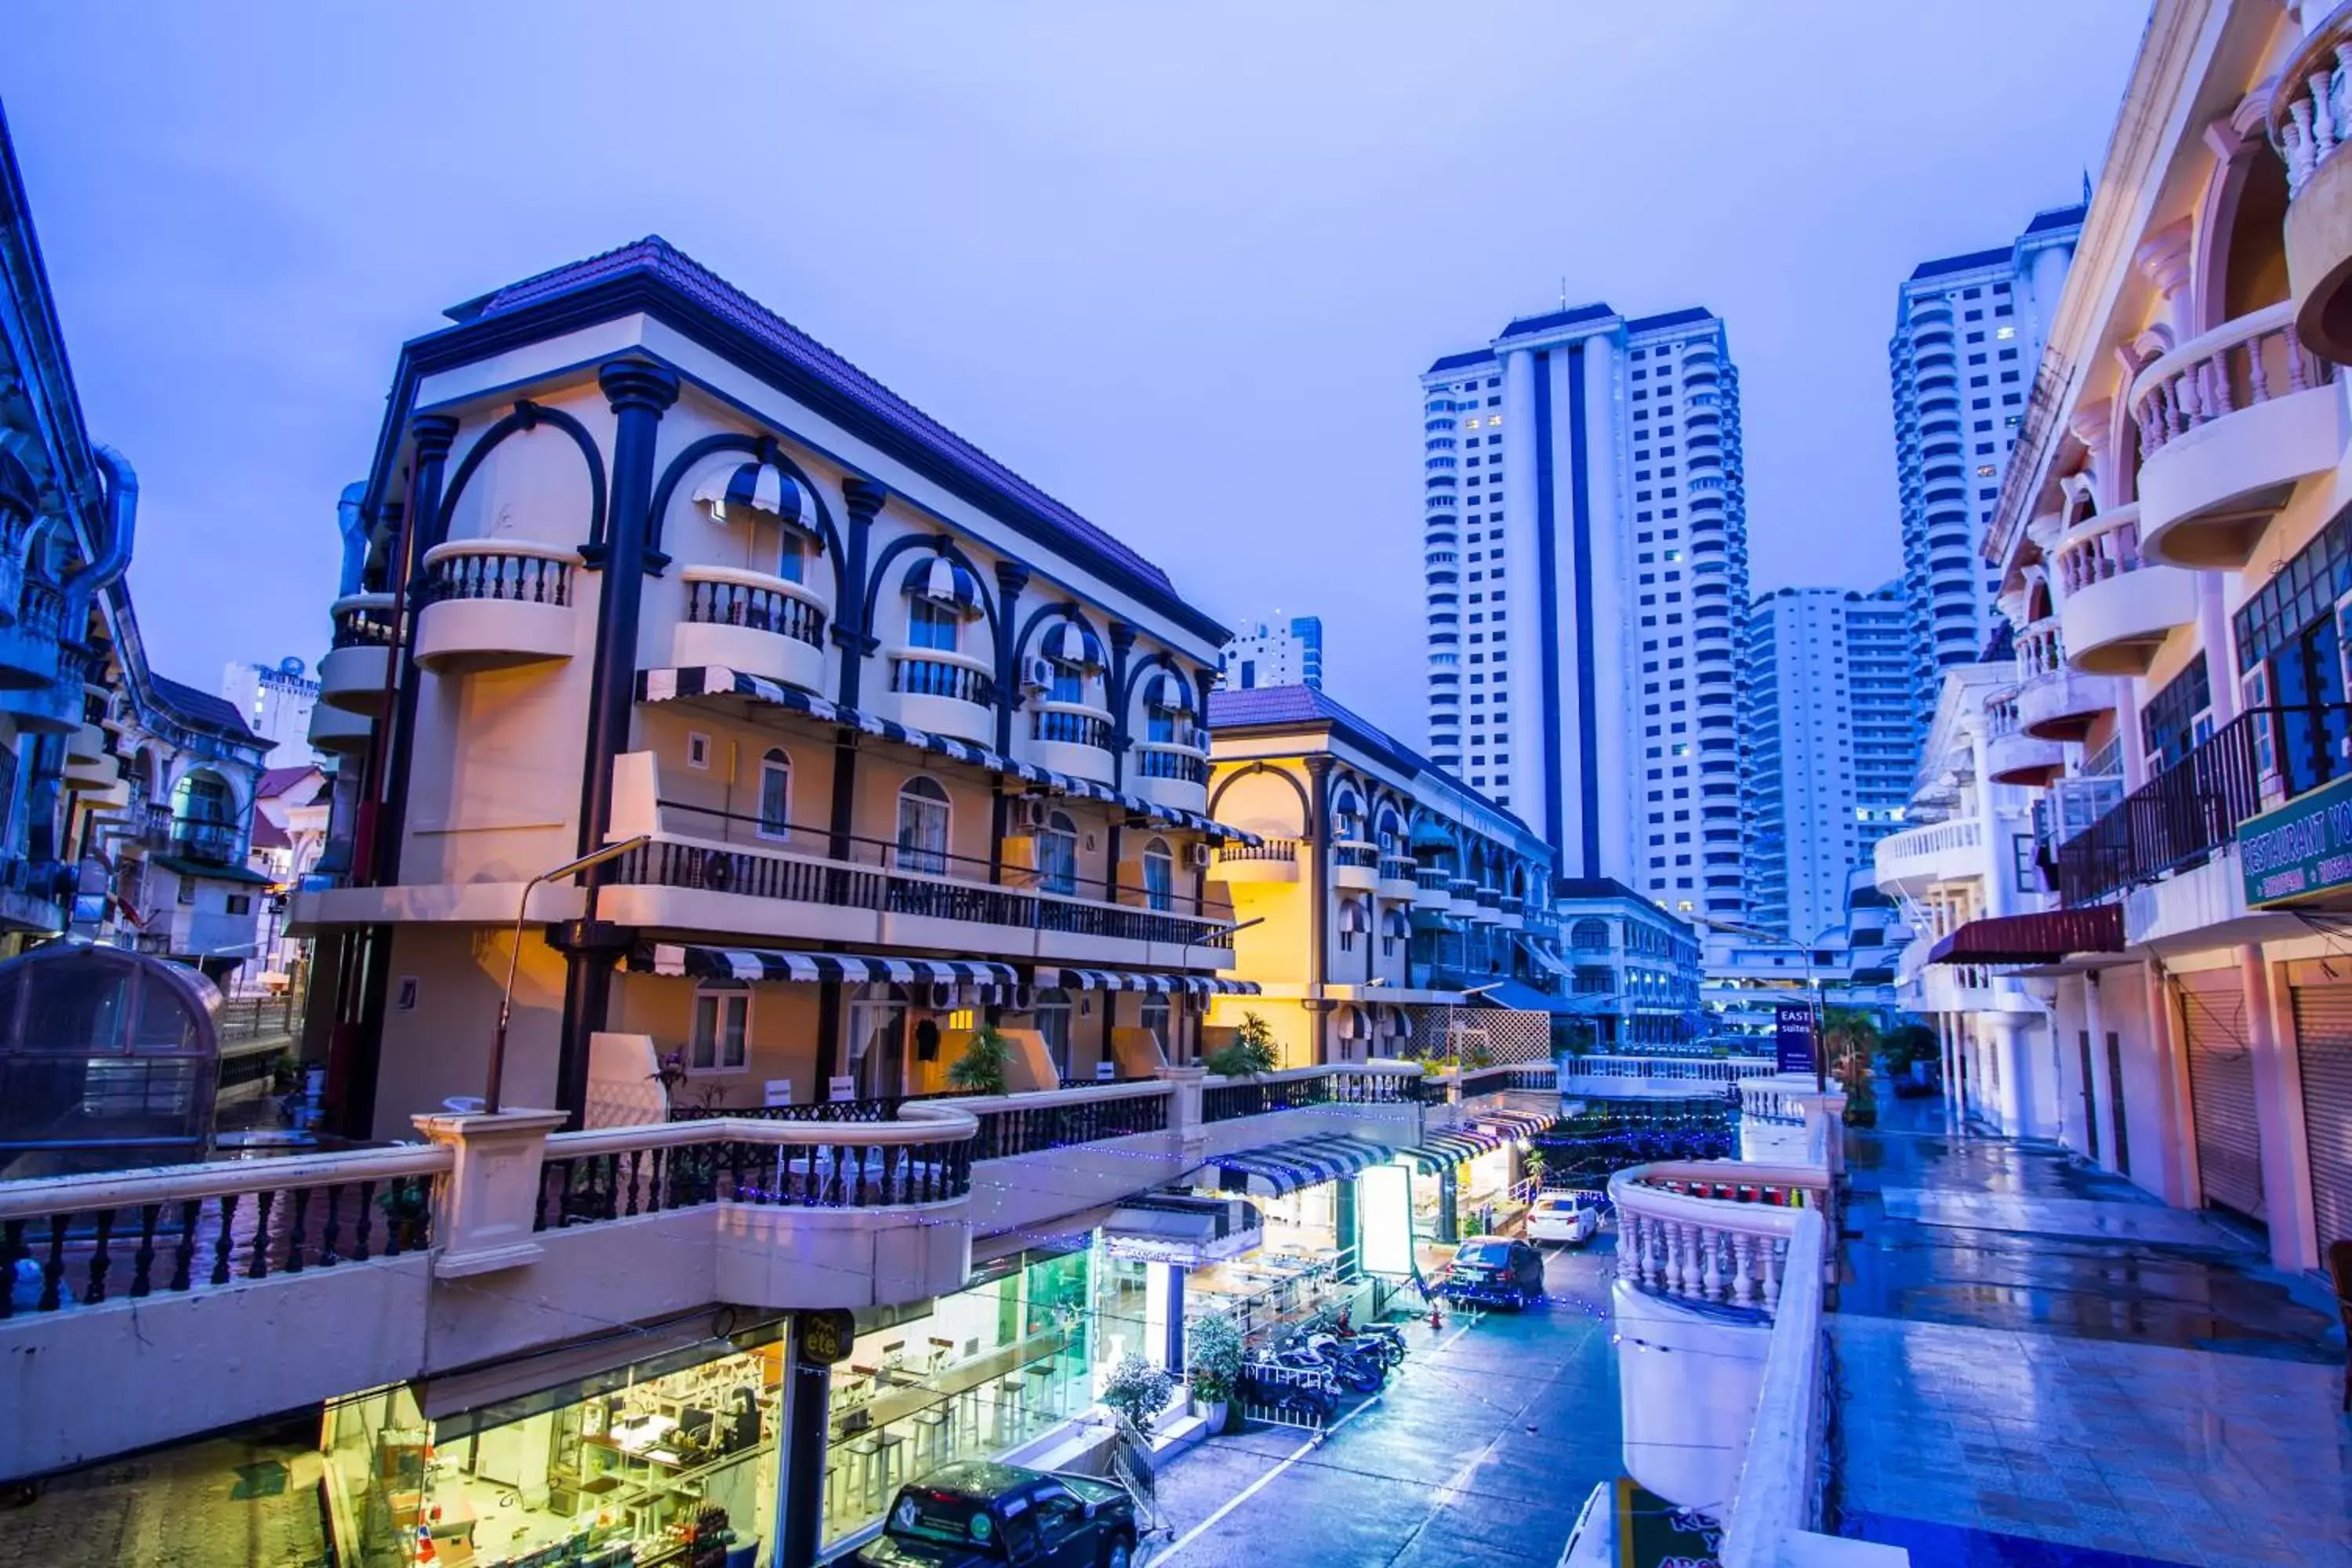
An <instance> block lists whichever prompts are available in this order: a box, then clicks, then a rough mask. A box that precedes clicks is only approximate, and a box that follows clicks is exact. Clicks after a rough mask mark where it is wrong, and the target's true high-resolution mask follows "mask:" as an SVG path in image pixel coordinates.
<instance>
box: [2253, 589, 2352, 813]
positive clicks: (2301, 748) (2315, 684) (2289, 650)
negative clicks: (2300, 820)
mask: <svg viewBox="0 0 2352 1568" xmlns="http://www.w3.org/2000/svg"><path fill="white" fill-rule="evenodd" d="M2270 686H2271V700H2272V701H2273V702H2275V703H2276V704H2277V705H2278V707H2279V709H2280V710H2281V711H2280V713H2279V716H2278V736H2279V746H2278V755H2277V757H2276V759H2275V760H2274V763H2273V766H2275V767H2276V768H2277V770H2278V773H2279V777H2280V780H2281V781H2282V782H2283V783H2284V785H2285V787H2286V794H2287V796H2288V798H2290V799H2292V798H2293V797H2294V796H2295V795H2302V794H2303V793H2304V792H2305V791H2306V790H2310V789H2314V788H2316V787H2317V786H2318V785H2320V784H2326V782H2327V781H2328V780H2330V779H2333V778H2336V777H2338V776H2340V775H2341V774H2342V773H2344V772H2345V771H2346V761H2345V745H2346V742H2347V740H2352V724H2347V713H2346V711H2345V705H2344V700H2345V688H2344V660H2343V656H2342V651H2341V648H2340V647H2339V645H2338V641H2337V637H2336V617H2335V616H2321V617H2320V618H2319V619H2318V620H2316V621H2314V622H2313V623H2312V624H2311V625H2310V626H2305V628H2304V629H2303V631H2302V632H2301V634H2299V635H2298V636H2297V637H2295V638H2294V641H2292V642H2290V643H2288V644H2286V645H2285V646H2284V647H2282V648H2280V649H2279V651H2278V652H2277V653H2276V654H2275V655H2273V657H2272V658H2271V661H2270Z"/></svg>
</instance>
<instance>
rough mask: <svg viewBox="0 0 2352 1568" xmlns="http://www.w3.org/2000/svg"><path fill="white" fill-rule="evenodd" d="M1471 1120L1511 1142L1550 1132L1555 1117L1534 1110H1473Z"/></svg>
mask: <svg viewBox="0 0 2352 1568" xmlns="http://www.w3.org/2000/svg"><path fill="white" fill-rule="evenodd" d="M1470 1117H1471V1120H1472V1121H1475V1122H1477V1123H1478V1124H1479V1125H1480V1126H1482V1127H1491V1128H1493V1129H1494V1130H1495V1131H1497V1132H1500V1133H1501V1134H1502V1135H1503V1136H1504V1138H1505V1139H1507V1140H1508V1141H1509V1142H1514V1143H1516V1142H1521V1141H1522V1140H1525V1139H1528V1138H1533V1137H1537V1136H1538V1135H1539V1134H1541V1133H1545V1132H1549V1131H1551V1127H1552V1123H1553V1122H1555V1121H1559V1117H1557V1116H1546V1115H1544V1114H1543V1113H1542V1112H1540V1111H1535V1110H1473V1111H1471V1112H1470Z"/></svg>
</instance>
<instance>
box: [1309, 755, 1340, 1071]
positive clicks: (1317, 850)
mask: <svg viewBox="0 0 2352 1568" xmlns="http://www.w3.org/2000/svg"><path fill="white" fill-rule="evenodd" d="M1332 761H1333V759H1332V758H1331V756H1330V755H1329V754H1328V752H1324V753H1318V754H1317V755H1314V756H1310V757H1308V758H1307V784H1308V785H1309V786H1310V788H1311V789H1312V791H1313V795H1312V799H1311V806H1310V810H1311V813H1312V816H1313V820H1312V821H1311V822H1309V823H1308V824H1307V826H1308V828H1309V830H1310V831H1309V833H1308V843H1307V846H1306V847H1307V848H1308V849H1309V850H1310V852H1311V853H1312V854H1313V855H1314V857H1315V875H1314V879H1313V881H1312V882H1311V884H1310V885H1309V887H1308V889H1307V943H1308V947H1307V951H1308V952H1312V953H1313V954H1314V959H1313V962H1312V963H1310V964H1309V965H1308V967H1307V999H1308V1000H1307V1019H1308V1021H1309V1023H1310V1025H1311V1026H1312V1027H1313V1029H1314V1031H1315V1050H1314V1056H1313V1058H1312V1059H1313V1061H1314V1062H1315V1063H1316V1064H1317V1065H1318V1066H1319V1065H1321V1064H1322V1063H1324V1062H1328V1061H1329V1060H1330V1059H1331V1058H1330V1033H1331V1023H1330V1018H1331V1010H1330V1009H1329V1008H1328V1006H1322V1005H1318V1004H1319V1003H1320V1002H1321V1000H1322V996H1323V981H1324V978H1325V975H1326V973H1328V970H1329V967H1330V963H1331V884H1332V881H1333V880H1334V879H1333V877H1332V874H1331V767H1332Z"/></svg>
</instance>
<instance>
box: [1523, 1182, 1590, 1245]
mask: <svg viewBox="0 0 2352 1568" xmlns="http://www.w3.org/2000/svg"><path fill="white" fill-rule="evenodd" d="M1600 1231H1601V1210H1600V1208H1599V1206H1598V1205H1595V1204H1594V1203H1593V1201H1592V1199H1591V1197H1590V1196H1589V1195H1586V1194H1577V1193H1546V1194H1544V1195H1543V1196H1541V1197H1539V1198H1538V1199H1537V1200H1536V1204H1535V1207H1533V1208H1531V1209H1529V1210H1528V1228H1527V1237H1528V1240H1529V1241H1557V1242H1563V1243H1565V1244H1566V1245H1568V1246H1570V1247H1582V1246H1583V1245H1584V1244H1585V1243H1586V1242H1588V1241H1591V1239H1592V1238H1593V1237H1595V1236H1597V1235H1599V1234H1600Z"/></svg>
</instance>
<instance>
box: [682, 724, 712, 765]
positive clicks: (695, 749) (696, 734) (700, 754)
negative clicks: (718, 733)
mask: <svg viewBox="0 0 2352 1568" xmlns="http://www.w3.org/2000/svg"><path fill="white" fill-rule="evenodd" d="M686 765H687V766H688V767H689V768H703V769H708V768H709V766H710V737H709V736H708V735H706V734H703V733H702V732H701V731H698V730H692V731H688V732H687V737H686Z"/></svg>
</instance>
